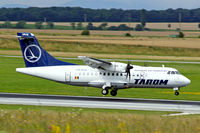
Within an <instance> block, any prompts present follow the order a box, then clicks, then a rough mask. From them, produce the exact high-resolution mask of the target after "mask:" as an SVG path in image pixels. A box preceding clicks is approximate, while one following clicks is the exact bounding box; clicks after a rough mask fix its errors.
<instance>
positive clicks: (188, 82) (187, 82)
mask: <svg viewBox="0 0 200 133" xmlns="http://www.w3.org/2000/svg"><path fill="white" fill-rule="evenodd" d="M190 83H191V81H190V80H189V79H188V78H186V77H184V84H185V85H189V84H190Z"/></svg>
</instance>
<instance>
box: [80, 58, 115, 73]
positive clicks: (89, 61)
mask: <svg viewBox="0 0 200 133" xmlns="http://www.w3.org/2000/svg"><path fill="white" fill-rule="evenodd" d="M78 58H79V59H81V60H83V61H84V63H85V64H86V65H88V66H90V67H92V68H98V69H103V70H104V69H106V68H108V67H110V66H112V63H111V62H107V61H104V60H100V59H96V58H91V57H87V56H78Z"/></svg>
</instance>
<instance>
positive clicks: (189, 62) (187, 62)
mask: <svg viewBox="0 0 200 133" xmlns="http://www.w3.org/2000/svg"><path fill="white" fill-rule="evenodd" d="M0 57H13V58H22V56H13V55H0ZM56 58H57V59H71V60H80V59H78V58H64V57H56ZM102 60H107V61H113V60H114V61H131V62H145V63H148V62H152V63H180V64H200V62H191V61H154V60H127V59H102Z"/></svg>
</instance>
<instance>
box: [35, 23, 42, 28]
mask: <svg viewBox="0 0 200 133" xmlns="http://www.w3.org/2000/svg"><path fill="white" fill-rule="evenodd" d="M35 28H36V29H42V28H43V25H42V22H35Z"/></svg>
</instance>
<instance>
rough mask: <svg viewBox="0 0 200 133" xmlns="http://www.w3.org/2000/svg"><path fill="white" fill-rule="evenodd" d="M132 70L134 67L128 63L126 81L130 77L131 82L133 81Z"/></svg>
mask: <svg viewBox="0 0 200 133" xmlns="http://www.w3.org/2000/svg"><path fill="white" fill-rule="evenodd" d="M131 69H133V66H131V65H130V62H129V61H128V64H127V66H126V79H127V78H128V77H129V81H130V79H131V72H130V70H131Z"/></svg>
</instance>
